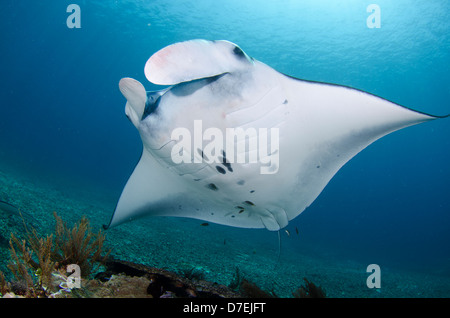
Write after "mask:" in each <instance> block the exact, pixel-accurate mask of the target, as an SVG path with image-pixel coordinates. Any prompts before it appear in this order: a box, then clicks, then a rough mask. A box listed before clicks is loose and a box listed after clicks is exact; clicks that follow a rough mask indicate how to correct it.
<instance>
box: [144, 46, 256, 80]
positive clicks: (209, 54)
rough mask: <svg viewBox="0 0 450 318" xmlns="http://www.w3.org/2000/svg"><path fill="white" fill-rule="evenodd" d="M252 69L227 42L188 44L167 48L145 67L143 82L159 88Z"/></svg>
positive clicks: (244, 56)
mask: <svg viewBox="0 0 450 318" xmlns="http://www.w3.org/2000/svg"><path fill="white" fill-rule="evenodd" d="M251 65H253V60H252V58H250V57H249V56H248V55H247V54H245V53H244V52H243V51H242V50H241V49H240V48H239V47H238V46H237V45H236V44H234V43H231V42H228V41H207V40H190V41H186V42H180V43H175V44H172V45H169V46H167V47H165V48H163V49H161V50H160V51H158V52H156V53H155V54H153V55H152V56H151V57H150V58H149V59H148V61H147V63H146V64H145V69H144V72H145V76H146V77H147V79H148V80H149V81H150V82H152V83H154V84H159V85H174V84H178V83H182V82H188V81H192V80H196V79H200V78H205V77H212V76H216V75H220V74H224V73H228V72H233V71H236V70H242V69H244V68H246V67H249V66H251Z"/></svg>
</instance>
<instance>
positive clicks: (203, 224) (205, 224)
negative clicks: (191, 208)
mask: <svg viewBox="0 0 450 318" xmlns="http://www.w3.org/2000/svg"><path fill="white" fill-rule="evenodd" d="M200 225H201V226H208V225H209V223H202V224H200Z"/></svg>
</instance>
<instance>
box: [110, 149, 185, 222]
mask: <svg viewBox="0 0 450 318" xmlns="http://www.w3.org/2000/svg"><path fill="white" fill-rule="evenodd" d="M186 193H188V191H187V190H186V188H185V187H183V185H182V184H180V182H179V180H178V179H176V177H175V176H174V175H173V174H172V173H170V172H169V170H168V169H165V168H163V167H162V166H161V165H160V164H159V163H158V162H157V161H156V160H155V158H154V157H153V156H152V155H151V154H150V153H149V152H148V151H147V150H146V149H143V151H142V156H141V159H140V160H139V162H138V164H137V165H136V167H135V168H134V171H133V173H132V175H131V176H130V178H129V179H128V181H127V184H126V185H125V188H124V189H123V191H122V194H121V195H120V198H119V201H118V203H117V206H116V209H115V210H114V214H113V216H112V218H111V221H110V223H109V225H107V226H104V227H105V228H109V227H112V226H116V225H118V224H121V223H123V222H126V221H129V220H131V219H135V218H138V217H140V216H143V215H166V216H171V215H172V216H176V215H177V213H179V211H177V209H176V208H175V207H178V205H179V204H180V202H181V200H180V195H181V194H186ZM188 216H189V215H188Z"/></svg>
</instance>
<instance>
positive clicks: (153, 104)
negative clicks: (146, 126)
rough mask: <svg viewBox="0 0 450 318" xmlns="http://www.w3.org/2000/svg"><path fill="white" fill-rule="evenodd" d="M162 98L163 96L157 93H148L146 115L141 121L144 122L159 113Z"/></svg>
mask: <svg viewBox="0 0 450 318" xmlns="http://www.w3.org/2000/svg"><path fill="white" fill-rule="evenodd" d="M161 96H162V95H160V94H158V93H156V92H147V101H146V102H145V108H144V113H143V114H142V118H141V120H144V119H145V118H146V117H147V116H149V115H151V114H153V113H155V112H156V111H157V109H158V106H159V103H160V101H161Z"/></svg>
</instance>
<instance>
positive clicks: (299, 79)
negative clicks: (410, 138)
mask: <svg viewBox="0 0 450 318" xmlns="http://www.w3.org/2000/svg"><path fill="white" fill-rule="evenodd" d="M279 73H280V74H282V75H284V76H286V77H288V78H290V79H293V80H296V81H301V82H307V83H312V84H321V85H330V86H337V87H344V88H348V89H352V90H355V91H358V92H361V93H364V94H367V95H371V96H375V97H377V98H381V99H383V100H386V101H388V102H390V103H392V104H394V105H396V106H399V107H402V108H406V109H408V110H410V111H413V112H416V113H419V114H422V115H426V116H429V117H433V119H440V118H447V117H450V114H448V115H443V116H437V115H432V114H429V113H425V112H422V111H420V110H415V109H412V108H410V107H406V106H403V105H400V104H398V103H396V102H393V101H391V100H389V99H386V98H384V97H381V96H379V95H376V94H372V93H369V92H366V91H364V90H362V89H358V88H354V87H351V86H348V85H340V84H335V83H327V82H320V81H313V80H305V79H301V78H297V77H294V76H290V75H287V74H284V73H281V72H279Z"/></svg>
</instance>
